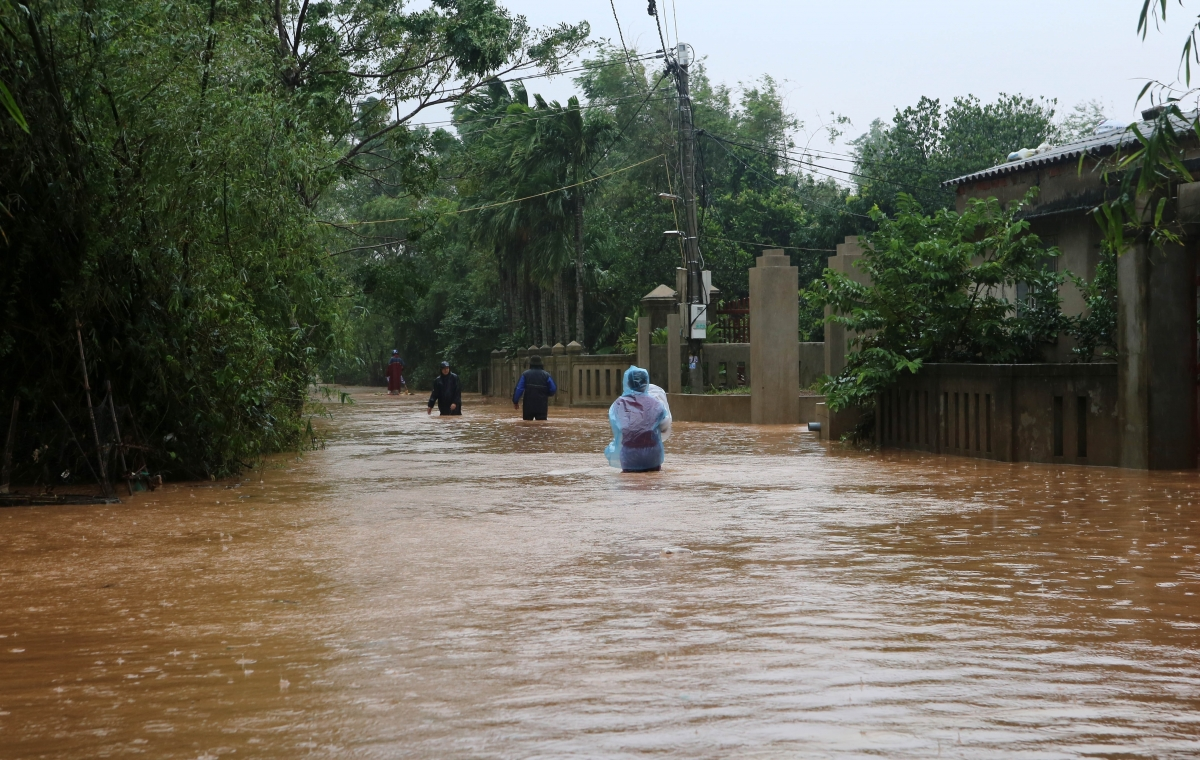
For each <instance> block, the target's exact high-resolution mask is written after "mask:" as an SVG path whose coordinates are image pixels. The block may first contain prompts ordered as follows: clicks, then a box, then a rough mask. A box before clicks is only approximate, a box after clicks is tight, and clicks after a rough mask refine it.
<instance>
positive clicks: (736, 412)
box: [667, 393, 750, 425]
mask: <svg viewBox="0 0 1200 760" xmlns="http://www.w3.org/2000/svg"><path fill="white" fill-rule="evenodd" d="M667 403H669V404H670V405H671V417H672V418H674V419H675V420H677V421H679V422H725V423H730V424H734V425H748V424H750V394H730V395H727V396H715V395H714V396H706V395H703V394H700V393H670V394H667Z"/></svg>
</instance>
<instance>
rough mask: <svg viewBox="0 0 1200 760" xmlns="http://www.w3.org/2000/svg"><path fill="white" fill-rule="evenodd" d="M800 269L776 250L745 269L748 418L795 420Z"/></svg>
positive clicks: (778, 422)
mask: <svg viewBox="0 0 1200 760" xmlns="http://www.w3.org/2000/svg"><path fill="white" fill-rule="evenodd" d="M799 321H800V299H799V270H798V269H797V268H796V267H794V266H792V265H791V260H790V259H789V258H788V257H787V255H785V254H784V252H783V251H781V250H768V251H764V252H763V255H762V256H759V257H758V266H756V267H755V268H753V269H751V270H750V377H751V380H750V422H751V423H753V424H755V425H797V424H799V423H800V328H799Z"/></svg>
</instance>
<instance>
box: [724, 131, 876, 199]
mask: <svg viewBox="0 0 1200 760" xmlns="http://www.w3.org/2000/svg"><path fill="white" fill-rule="evenodd" d="M704 134H705V135H706V136H708V137H712V138H713V139H714V141H715V142H716V143H717V145H719V146H721V150H723V151H725V152H726V153H728V154H729V157H730V158H732V159H733V160H734V161H737V162H738V163H739V164H741V165H742V166H744V167H746V168H747V169H749V170H750V171H752V172H754V173H755V174H757V175H758V176H760V177H762V178H763V179H765V180H766V181H767V182H770V183H771V184H772V185H775V186H776V187H781V188H785V189H787V190H791V191H792V192H795V191H796V188H794V187H787V186H786V185H782V184H780V183H779V182H778V181H777V180H775V179H772V178H771V177H768V176H767V175H765V174H763V173H762V172H760V171H759V170H758V169H755V168H754V167H753V166H751V165H750V164H748V163H746V162H745V161H743V160H742V159H741V158H739V157H738V156H737V155H736V154H734V152H733V151H731V150H730V149H729V148H726V147H725V141H724V140H719V139H716V136H715V135H710V134H709V133H707V132H705V133H704ZM802 200H803V201H804V202H806V203H812V204H814V205H817V206H821V207H823V208H827V209H829V210H830V211H837V212H840V213H843V214H849V215H850V216H857V217H859V218H860V219H870V218H871V217H869V216H867V215H866V214H859V213H855V212H854V211H850V210H849V209H846V208H838V207H837V206H831V205H829V204H828V203H822V202H821V201H818V200H815V199H813V198H804V199H802Z"/></svg>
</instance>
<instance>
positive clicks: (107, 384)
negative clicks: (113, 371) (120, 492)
mask: <svg viewBox="0 0 1200 760" xmlns="http://www.w3.org/2000/svg"><path fill="white" fill-rule="evenodd" d="M104 390H105V391H106V392H107V393H108V411H109V413H110V414H111V415H112V421H113V435H115V436H116V437H117V453H118V454H120V456H121V477H123V478H125V487H126V488H128V489H129V495H130V496H133V479H132V478H130V477H129V475H130V473H129V465H127V464H125V443H124V440H123V439H122V438H121V426H120V425H119V424H118V423H117V407H116V405H115V404H114V403H113V394H112V381H111V380H105V381H104Z"/></svg>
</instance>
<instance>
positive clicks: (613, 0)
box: [608, 0, 638, 79]
mask: <svg viewBox="0 0 1200 760" xmlns="http://www.w3.org/2000/svg"><path fill="white" fill-rule="evenodd" d="M608 4H609V5H610V6H612V12H613V21H615V22H617V36H618V37H620V38H621V49H622V50H624V51H625V62H626V63H628V64H629V74H630V76H632V77H633V78H634V79H637V78H638V75H637V72H636V71H634V68H633V61H631V60H630V59H629V48H628V47H626V46H625V32H623V31H621V19H619V18H617V2H616V0H608Z"/></svg>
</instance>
